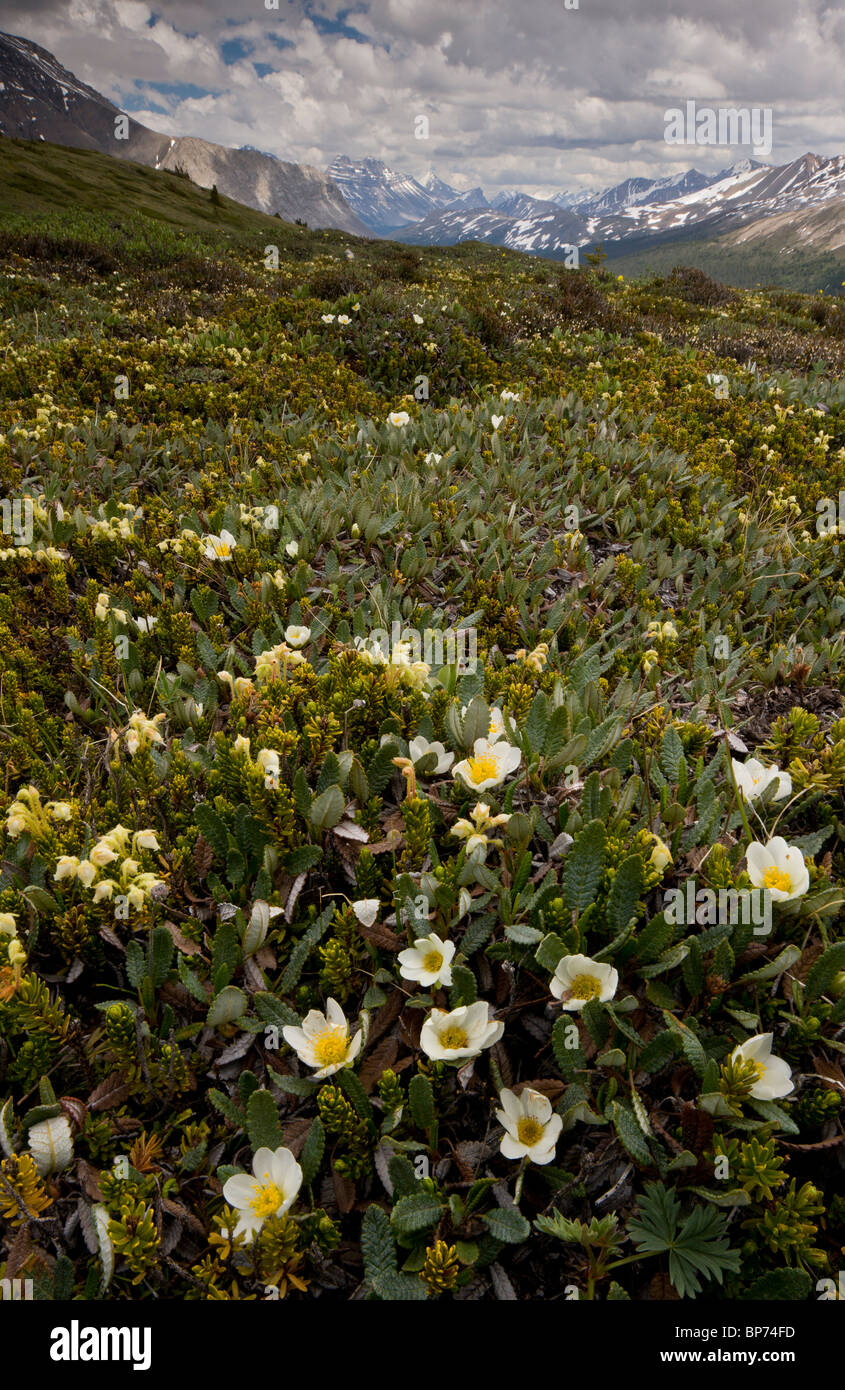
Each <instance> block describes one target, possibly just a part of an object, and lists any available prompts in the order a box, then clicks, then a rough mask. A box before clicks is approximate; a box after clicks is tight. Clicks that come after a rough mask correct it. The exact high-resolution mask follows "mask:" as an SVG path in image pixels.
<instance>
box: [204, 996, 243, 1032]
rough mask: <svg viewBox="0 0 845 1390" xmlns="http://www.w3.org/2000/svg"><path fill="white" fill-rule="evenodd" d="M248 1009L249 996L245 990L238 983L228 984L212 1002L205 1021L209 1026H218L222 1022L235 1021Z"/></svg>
mask: <svg viewBox="0 0 845 1390" xmlns="http://www.w3.org/2000/svg"><path fill="white" fill-rule="evenodd" d="M246 1010H247V997H246V995H245V994H244V992H243V990H242V989H238V987H237V985H226V987H225V989H221V991H220V993H219V994H218V995H217V996H216V997H215V999H214V1001H213V1002H212V1005H211V1008H210V1009H209V1011H208V1015H207V1017H206V1020H205V1021H206V1023H207V1024H208V1026H209V1028H216V1027H218V1025H219V1024H221V1023H234V1022H235V1020H236V1019H238V1018H240V1017H241V1016H242V1015H243V1014H245V1013H246Z"/></svg>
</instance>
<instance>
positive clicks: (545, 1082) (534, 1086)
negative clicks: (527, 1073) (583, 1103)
mask: <svg viewBox="0 0 845 1390" xmlns="http://www.w3.org/2000/svg"><path fill="white" fill-rule="evenodd" d="M526 1086H527V1087H530V1089H531V1090H532V1091H539V1092H540V1095H541V1096H548V1098H549V1100H550V1101H551V1102H552V1105H554V1103H555V1101H556V1100H560V1098H561V1096H562V1095H563V1093H564V1091H565V1090H566V1087H565V1086H564V1084H563V1082H562V1081H555V1080H554V1078H553V1077H545V1076H544V1077H541V1078H540V1080H539V1081H515V1082H514V1085H513V1093H514V1095H517V1096H518V1095H521V1094H522V1092H523V1091H524V1090H525V1088H526Z"/></svg>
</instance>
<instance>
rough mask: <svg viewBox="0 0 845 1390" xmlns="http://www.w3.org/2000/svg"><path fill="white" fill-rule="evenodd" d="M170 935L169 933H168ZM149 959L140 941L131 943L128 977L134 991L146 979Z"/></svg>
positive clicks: (128, 957)
mask: <svg viewBox="0 0 845 1390" xmlns="http://www.w3.org/2000/svg"><path fill="white" fill-rule="evenodd" d="M168 935H169V933H168ZM146 974H147V957H146V954H145V952H144V950H143V947H142V946H141V943H140V941H130V942H129V944H128V946H127V947H126V976H127V979H128V980H129V983H130V985H132V987H133V988H134V989H138V988H139V987H140V984H141V981H142V980H143V979H145V978H146Z"/></svg>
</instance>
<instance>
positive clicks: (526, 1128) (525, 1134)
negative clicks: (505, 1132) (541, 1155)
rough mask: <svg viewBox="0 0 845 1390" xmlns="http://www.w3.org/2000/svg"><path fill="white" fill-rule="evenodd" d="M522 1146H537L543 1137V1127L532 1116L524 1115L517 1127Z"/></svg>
mask: <svg viewBox="0 0 845 1390" xmlns="http://www.w3.org/2000/svg"><path fill="white" fill-rule="evenodd" d="M516 1132H517V1136H518V1138H519V1142H520V1144H529V1145H530V1144H536V1143H537V1142H538V1140H540V1139H542V1137H543V1126H542V1125H541V1124H540V1121H539V1120H535V1119H533V1118H532V1117H531V1116H530V1115H523V1117H522V1119H521V1120H520V1121H519V1122H518V1123H517V1126H516Z"/></svg>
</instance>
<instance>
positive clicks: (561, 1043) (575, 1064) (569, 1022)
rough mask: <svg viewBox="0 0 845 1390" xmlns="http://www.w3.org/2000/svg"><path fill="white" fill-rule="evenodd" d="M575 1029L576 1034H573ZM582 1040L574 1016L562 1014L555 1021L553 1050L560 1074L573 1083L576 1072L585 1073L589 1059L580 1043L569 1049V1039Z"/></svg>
mask: <svg viewBox="0 0 845 1390" xmlns="http://www.w3.org/2000/svg"><path fill="white" fill-rule="evenodd" d="M572 1028H574V1029H575V1032H574V1033H573V1032H571V1029H572ZM576 1038H578V1039H580V1034H579V1032H578V1025H577V1024H576V1022H575V1020H574V1018H573V1017H572V1014H566V1013H562V1014H561V1015H560V1017H559V1018H557V1019H555V1024H554V1027H553V1028H552V1050H553V1052H554V1054H555V1061H556V1062H557V1065H558V1068H559V1070H560V1074H561V1076H562V1077H563V1079H564V1080H565V1081H571V1080H572V1077H573V1076H574V1075H575V1072H576V1071H583V1070H584V1069H585V1068H586V1066H587V1059H586V1057H585V1056H584V1053H583V1052H582V1050H581V1045H580V1041H579V1042H578V1043H577V1045H576V1046H575V1047H567V1039H570V1040H572V1041H574V1040H575V1039H576Z"/></svg>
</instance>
